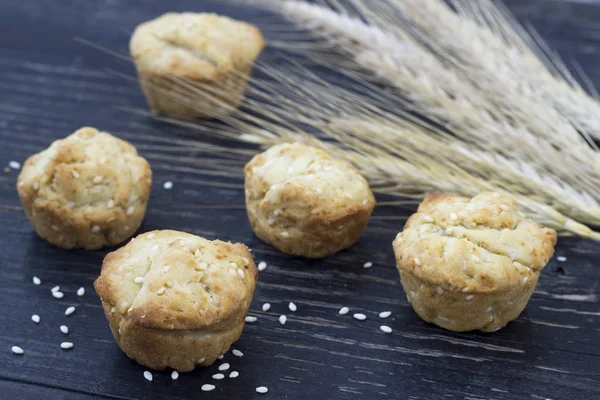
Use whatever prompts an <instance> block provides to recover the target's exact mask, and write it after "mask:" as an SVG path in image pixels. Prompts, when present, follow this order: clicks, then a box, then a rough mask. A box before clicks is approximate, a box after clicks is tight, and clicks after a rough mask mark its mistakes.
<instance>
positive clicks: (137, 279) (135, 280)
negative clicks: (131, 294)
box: [133, 276, 144, 283]
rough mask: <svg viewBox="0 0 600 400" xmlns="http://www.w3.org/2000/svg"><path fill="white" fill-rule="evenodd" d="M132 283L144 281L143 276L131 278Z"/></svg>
mask: <svg viewBox="0 0 600 400" xmlns="http://www.w3.org/2000/svg"><path fill="white" fill-rule="evenodd" d="M133 282H134V283H142V282H144V278H143V277H142V276H138V277H136V278H135V279H134V280H133Z"/></svg>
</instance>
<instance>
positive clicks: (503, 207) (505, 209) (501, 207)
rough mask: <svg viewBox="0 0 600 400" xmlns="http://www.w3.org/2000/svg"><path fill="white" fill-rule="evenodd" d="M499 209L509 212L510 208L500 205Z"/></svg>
mask: <svg viewBox="0 0 600 400" xmlns="http://www.w3.org/2000/svg"><path fill="white" fill-rule="evenodd" d="M500 209H501V210H504V211H508V210H510V207H509V206H507V205H506V204H500Z"/></svg>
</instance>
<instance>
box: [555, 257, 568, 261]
mask: <svg viewBox="0 0 600 400" xmlns="http://www.w3.org/2000/svg"><path fill="white" fill-rule="evenodd" d="M556 259H557V260H558V261H560V262H565V261H567V257H564V256H558V257H556Z"/></svg>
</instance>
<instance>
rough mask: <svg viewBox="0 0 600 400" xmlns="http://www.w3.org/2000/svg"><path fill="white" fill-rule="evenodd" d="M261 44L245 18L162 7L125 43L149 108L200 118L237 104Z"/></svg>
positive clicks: (252, 27) (229, 108) (175, 115)
mask: <svg viewBox="0 0 600 400" xmlns="http://www.w3.org/2000/svg"><path fill="white" fill-rule="evenodd" d="M264 45H265V44H264V40H263V36H262V34H261V32H260V30H259V29H258V28H257V27H255V26H253V25H250V24H247V23H245V22H241V21H236V20H233V19H231V18H228V17H224V16H220V15H216V14H195V13H181V14H179V13H167V14H164V15H162V16H161V17H159V18H157V19H154V20H152V21H148V22H145V23H143V24H141V25H139V26H138V27H137V28H136V30H135V32H134V33H133V36H132V37H131V42H130V44H129V48H130V52H131V56H132V57H133V61H134V62H135V65H136V67H137V71H138V76H139V79H140V84H141V86H142V89H143V91H144V94H145V95H146V98H147V100H148V103H149V104H150V107H151V109H152V111H153V112H156V113H164V114H168V115H171V116H173V117H177V118H201V117H212V116H217V115H221V114H224V113H227V112H229V111H232V110H234V109H235V108H236V107H238V106H239V104H240V103H241V101H242V100H243V98H244V91H245V89H246V85H247V83H248V79H249V77H250V74H251V72H252V65H253V63H254V60H255V59H256V58H257V57H258V55H259V54H260V52H261V50H262V49H263V47H264Z"/></svg>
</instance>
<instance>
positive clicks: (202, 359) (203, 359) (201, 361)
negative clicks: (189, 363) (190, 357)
mask: <svg viewBox="0 0 600 400" xmlns="http://www.w3.org/2000/svg"><path fill="white" fill-rule="evenodd" d="M204 361H206V357H202V358H201V359H199V360H198V361H196V364H202V363H203V362H204Z"/></svg>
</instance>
